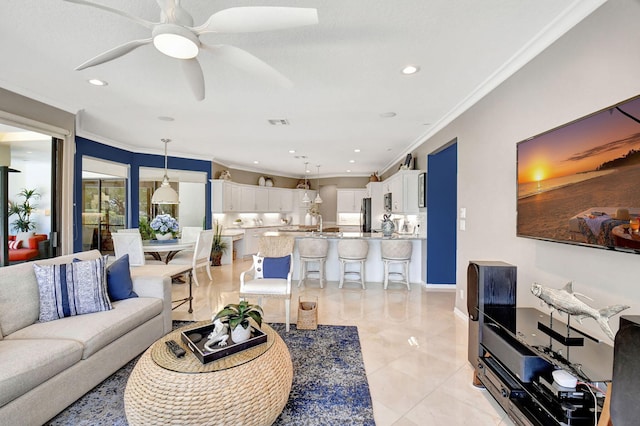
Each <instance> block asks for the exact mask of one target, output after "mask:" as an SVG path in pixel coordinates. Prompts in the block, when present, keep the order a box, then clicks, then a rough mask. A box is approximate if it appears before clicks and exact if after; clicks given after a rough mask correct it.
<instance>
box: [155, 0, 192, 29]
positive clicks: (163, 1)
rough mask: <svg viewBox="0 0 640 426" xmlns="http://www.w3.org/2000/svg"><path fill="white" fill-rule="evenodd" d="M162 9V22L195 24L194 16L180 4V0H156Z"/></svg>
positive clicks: (188, 25) (190, 25)
mask: <svg viewBox="0 0 640 426" xmlns="http://www.w3.org/2000/svg"><path fill="white" fill-rule="evenodd" d="M156 3H158V6H159V7H160V10H162V22H170V23H172V24H180V25H184V26H187V27H192V26H193V18H192V17H191V15H190V14H189V12H187V11H186V10H184V9H183V8H182V7H181V6H180V0H156Z"/></svg>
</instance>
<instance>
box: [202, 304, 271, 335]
mask: <svg viewBox="0 0 640 426" xmlns="http://www.w3.org/2000/svg"><path fill="white" fill-rule="evenodd" d="M218 319H219V320H220V321H222V322H223V323H226V324H228V325H229V329H230V330H231V339H232V340H233V341H234V342H235V343H240V342H244V341H245V340H248V339H249V338H250V337H251V327H250V323H249V320H250V319H253V320H254V321H255V322H256V323H257V324H258V327H261V326H262V308H261V307H260V305H251V304H249V302H247V301H246V300H242V301H240V303H238V304H234V303H230V304H228V305H227V306H225V307H224V308H223V309H222V310H221V311H220V312H218V314H217V315H216V316H215V317H214V318H213V321H215V320H218Z"/></svg>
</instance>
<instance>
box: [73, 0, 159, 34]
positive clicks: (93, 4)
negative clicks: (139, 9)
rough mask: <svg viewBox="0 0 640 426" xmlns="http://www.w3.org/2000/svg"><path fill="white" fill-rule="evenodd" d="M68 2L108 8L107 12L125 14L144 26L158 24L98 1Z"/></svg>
mask: <svg viewBox="0 0 640 426" xmlns="http://www.w3.org/2000/svg"><path fill="white" fill-rule="evenodd" d="M64 1H66V2H67V3H75V4H81V5H84V6H91V7H95V8H96V9H102V10H106V11H107V12H111V13H115V14H116V15H120V16H123V17H125V18H127V19H129V20H131V21H133V22H135V23H136V24H140V25H142V26H143V27H146V28H149V29H151V28H153V26H154V25H156V24H155V23H153V22H151V21H147V20H146V19H142V18H138V17H137V16H133V15H130V14H128V13H127V12H123V11H122V10H118V9H114V8H112V7H109V6H103V5H101V4H98V3H93V2H90V1H86V0H64Z"/></svg>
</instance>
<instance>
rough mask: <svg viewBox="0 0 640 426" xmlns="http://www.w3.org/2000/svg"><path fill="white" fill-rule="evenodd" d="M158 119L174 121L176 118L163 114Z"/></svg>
mask: <svg viewBox="0 0 640 426" xmlns="http://www.w3.org/2000/svg"><path fill="white" fill-rule="evenodd" d="M158 120H160V121H174V120H175V118H173V117H169V116H167V115H161V116H160V117H158Z"/></svg>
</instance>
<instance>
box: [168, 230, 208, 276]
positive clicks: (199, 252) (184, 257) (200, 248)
mask: <svg viewBox="0 0 640 426" xmlns="http://www.w3.org/2000/svg"><path fill="white" fill-rule="evenodd" d="M212 246H213V229H208V230H206V231H200V232H199V233H198V234H197V236H196V245H195V247H194V249H193V251H185V252H180V253H178V254H176V255H175V256H174V257H173V259H171V260H170V261H169V264H170V265H189V264H190V265H191V266H192V267H193V280H194V282H195V283H196V286H198V287H199V286H200V283H199V282H198V274H197V271H196V270H197V268H205V270H206V271H207V275H208V276H209V279H210V280H213V276H212V275H211V260H210V258H211V247H212Z"/></svg>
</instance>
